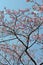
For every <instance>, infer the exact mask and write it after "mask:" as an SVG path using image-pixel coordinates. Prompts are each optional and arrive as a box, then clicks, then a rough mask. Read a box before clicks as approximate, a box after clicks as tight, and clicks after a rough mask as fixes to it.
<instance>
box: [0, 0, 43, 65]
mask: <svg viewBox="0 0 43 65" xmlns="http://www.w3.org/2000/svg"><path fill="white" fill-rule="evenodd" d="M30 3H34V5H32V11H30V10H31V9H30V8H26V9H24V10H18V11H15V10H10V9H6V7H5V8H4V10H3V11H0V39H1V41H0V43H1V44H0V56H1V59H0V63H1V65H5V64H7V65H16V64H17V65H20V64H22V65H37V64H38V63H39V62H40V64H41V63H43V62H42V61H41V59H42V60H43V58H42V57H39V59H38V58H37V60H36V57H37V56H36V55H35V54H36V53H37V52H38V51H39V50H42V48H43V33H42V32H43V15H41V14H42V13H43V5H40V4H38V3H37V2H36V1H34V0H30ZM38 45H40V46H39V48H38ZM34 46H35V48H34ZM36 47H37V48H36ZM40 47H41V48H40ZM38 49H39V50H38ZM41 53H42V52H41ZM2 58H3V59H4V60H2ZM25 58H26V59H25Z"/></svg>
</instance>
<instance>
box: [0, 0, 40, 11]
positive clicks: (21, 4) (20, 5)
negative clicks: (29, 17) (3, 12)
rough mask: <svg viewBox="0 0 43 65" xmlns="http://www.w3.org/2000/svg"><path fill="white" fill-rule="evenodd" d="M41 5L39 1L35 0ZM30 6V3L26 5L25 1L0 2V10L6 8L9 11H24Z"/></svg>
mask: <svg viewBox="0 0 43 65" xmlns="http://www.w3.org/2000/svg"><path fill="white" fill-rule="evenodd" d="M36 1H37V2H38V3H40V4H41V0H36ZM30 6H31V3H30V4H29V3H26V0H0V9H3V8H4V7H7V8H9V9H15V10H18V9H24V8H28V7H30Z"/></svg>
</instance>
